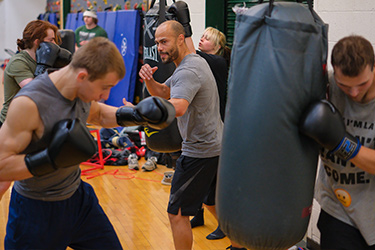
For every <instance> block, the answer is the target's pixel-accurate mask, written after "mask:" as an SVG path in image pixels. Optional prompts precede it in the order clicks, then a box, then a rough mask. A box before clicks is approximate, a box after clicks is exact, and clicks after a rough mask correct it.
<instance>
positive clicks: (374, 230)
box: [315, 75, 375, 245]
mask: <svg viewBox="0 0 375 250" xmlns="http://www.w3.org/2000/svg"><path fill="white" fill-rule="evenodd" d="M329 82H330V88H329V93H330V96H329V99H330V101H331V102H332V103H333V104H334V105H335V106H336V108H337V109H338V110H339V111H340V113H341V114H342V116H343V118H344V122H345V126H346V130H347V131H348V132H349V133H351V134H352V135H354V136H356V137H358V138H359V140H360V142H361V143H362V145H363V146H365V147H368V148H371V149H374V148H375V128H374V125H375V124H374V123H375V112H374V110H375V100H372V101H370V102H368V103H365V104H363V103H357V102H354V101H352V100H351V99H350V98H348V97H347V95H346V94H345V93H344V92H342V91H341V90H340V89H339V87H337V85H336V83H335V82H334V78H333V77H332V75H331V76H330V81H329ZM321 159H322V164H321V165H320V168H319V173H318V177H317V183H316V194H315V195H316V198H317V200H318V202H319V204H320V206H321V208H322V209H323V210H324V211H326V212H327V213H329V214H330V215H332V216H333V217H335V218H336V219H339V220H341V221H343V222H345V223H347V224H349V225H351V226H353V227H355V228H358V229H359V231H360V232H361V234H362V235H363V237H364V238H365V240H366V242H367V244H368V245H374V244H375V206H374V204H375V175H372V174H369V173H367V172H365V171H364V170H362V169H360V168H358V167H356V166H355V165H353V164H352V163H351V162H349V161H348V162H345V161H342V160H340V159H338V158H337V157H336V156H331V157H330V156H328V155H327V150H325V151H323V152H322V156H321Z"/></svg>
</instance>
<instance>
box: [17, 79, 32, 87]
mask: <svg viewBox="0 0 375 250" xmlns="http://www.w3.org/2000/svg"><path fill="white" fill-rule="evenodd" d="M33 79H34V78H27V79H25V80H23V81H22V82H20V83H19V84H18V85H20V87H21V88H23V87H25V85H26V84H28V83H29V82H31V81H32V80H33Z"/></svg>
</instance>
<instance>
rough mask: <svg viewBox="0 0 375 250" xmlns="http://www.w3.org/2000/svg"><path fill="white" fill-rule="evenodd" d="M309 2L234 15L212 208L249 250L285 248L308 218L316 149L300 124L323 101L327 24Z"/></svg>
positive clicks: (272, 5)
mask: <svg viewBox="0 0 375 250" xmlns="http://www.w3.org/2000/svg"><path fill="white" fill-rule="evenodd" d="M308 3H309V6H308V7H306V6H305V5H303V4H300V3H296V2H275V3H274V1H270V2H269V3H261V4H259V5H256V6H254V7H251V8H238V9H237V10H236V14H237V16H236V27H235V35H234V38H235V40H234V43H233V49H232V55H231V65H232V66H231V69H230V73H229V79H228V82H229V83H228V86H229V90H228V103H227V110H226V115H225V119H226V120H225V126H224V134H223V144H222V153H221V156H220V163H219V170H218V184H217V185H218V186H217V198H216V199H217V203H216V205H217V206H216V207H217V213H218V217H219V222H220V226H221V228H222V230H223V231H224V232H225V233H226V234H227V235H228V237H229V238H230V239H232V240H234V241H235V242H238V243H239V244H241V245H243V246H245V247H248V248H249V249H252V250H255V249H267V250H271V249H280V250H285V249H288V248H289V247H291V246H293V245H295V244H296V243H298V242H299V241H301V240H302V239H303V237H304V235H305V233H306V230H307V226H308V222H309V218H310V213H311V206H312V201H313V191H314V182H315V174H316V168H317V162H318V154H319V147H318V146H317V144H316V143H315V142H314V141H313V140H310V139H309V138H307V137H306V136H303V135H302V134H300V133H299V131H298V124H299V119H300V117H301V114H302V112H303V110H304V109H305V108H306V107H307V106H308V104H309V103H310V102H311V101H313V100H320V99H323V98H324V97H325V93H326V83H327V80H326V78H327V76H326V72H325V65H326V61H327V47H328V43H327V30H328V26H327V25H326V24H324V23H323V21H322V20H321V19H320V18H319V17H318V15H317V14H316V13H315V12H314V10H313V9H312V2H311V1H308Z"/></svg>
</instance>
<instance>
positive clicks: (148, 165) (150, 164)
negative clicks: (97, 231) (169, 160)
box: [142, 156, 158, 172]
mask: <svg viewBox="0 0 375 250" xmlns="http://www.w3.org/2000/svg"><path fill="white" fill-rule="evenodd" d="M157 161H158V159H157V158H156V157H155V156H151V157H150V158H148V159H147V161H146V162H145V164H144V165H143V166H142V170H143V171H147V172H149V171H153V170H154V169H155V168H157V167H158V166H157V165H156V162H157Z"/></svg>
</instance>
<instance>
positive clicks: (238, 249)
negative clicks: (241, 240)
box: [225, 245, 247, 250]
mask: <svg viewBox="0 0 375 250" xmlns="http://www.w3.org/2000/svg"><path fill="white" fill-rule="evenodd" d="M225 249H229V250H247V249H246V248H244V247H241V248H238V247H232V245H230V246H229V247H227V248H225Z"/></svg>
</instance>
